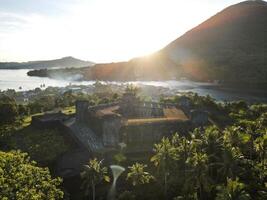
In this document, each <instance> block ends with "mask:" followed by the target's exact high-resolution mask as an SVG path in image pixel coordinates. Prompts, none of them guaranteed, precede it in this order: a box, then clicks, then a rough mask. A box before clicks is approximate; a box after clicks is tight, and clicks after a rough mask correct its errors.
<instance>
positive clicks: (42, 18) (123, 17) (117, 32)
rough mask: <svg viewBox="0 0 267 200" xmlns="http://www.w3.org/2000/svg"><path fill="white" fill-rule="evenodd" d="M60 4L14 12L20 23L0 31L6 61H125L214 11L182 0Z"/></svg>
mask: <svg viewBox="0 0 267 200" xmlns="http://www.w3.org/2000/svg"><path fill="white" fill-rule="evenodd" d="M75 2H76V1H75ZM62 9H63V10H64V12H63V13H58V14H57V15H56V17H55V16H54V15H53V16H46V15H41V14H26V16H25V15H24V16H20V15H18V16H16V17H17V18H18V19H19V26H17V27H15V29H14V28H13V29H11V30H10V31H9V32H7V34H4V35H3V34H2V35H0V39H1V43H2V45H1V46H0V53H2V52H3V53H2V55H4V56H5V59H7V60H14V56H16V59H17V60H35V59H40V58H41V59H52V58H58V57H63V56H67V55H71V56H74V57H78V58H81V59H86V60H92V61H95V62H111V61H123V60H128V59H131V58H133V57H137V56H143V55H147V54H150V53H153V52H155V51H157V50H159V49H161V48H163V47H164V46H165V45H167V44H168V43H169V42H171V41H172V40H174V39H176V38H177V37H178V36H179V35H181V34H183V33H184V32H185V31H186V30H189V29H190V28H192V27H193V26H195V25H197V24H198V23H200V22H201V21H203V20H204V19H206V18H207V17H208V16H210V15H212V14H214V12H215V11H214V10H216V9H215V7H214V8H211V7H210V6H209V5H208V4H205V3H204V2H194V3H192V2H188V1H184V0H179V1H177V0H135V1H130V0H113V1H105V0H99V1H77V3H72V4H64V8H62ZM189 10H190V12H188V11H189ZM207 11H208V12H207ZM200 13H201V15H200ZM7 14H8V13H7ZM199 16H202V17H199ZM0 17H1V16H0ZM12 17H14V16H12ZM21 21H23V23H21ZM14 46H16V48H14ZM12 58H13V59H12Z"/></svg>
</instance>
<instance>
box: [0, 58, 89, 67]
mask: <svg viewBox="0 0 267 200" xmlns="http://www.w3.org/2000/svg"><path fill="white" fill-rule="evenodd" d="M92 65H94V63H93V62H89V61H83V60H79V59H76V58H73V57H64V58H60V59H55V60H41V61H29V62H21V63H20V62H0V69H45V68H46V69H49V68H78V67H85V66H92Z"/></svg>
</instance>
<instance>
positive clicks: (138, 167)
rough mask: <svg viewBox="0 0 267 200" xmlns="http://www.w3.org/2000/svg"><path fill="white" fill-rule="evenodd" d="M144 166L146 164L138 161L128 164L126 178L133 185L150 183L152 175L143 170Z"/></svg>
mask: <svg viewBox="0 0 267 200" xmlns="http://www.w3.org/2000/svg"><path fill="white" fill-rule="evenodd" d="M146 167H147V166H146V165H143V164H140V163H135V164H133V165H132V166H130V167H129V170H130V172H129V173H128V174H127V180H130V181H131V183H132V185H133V186H136V185H143V184H147V183H150V182H151V181H152V180H153V179H154V177H153V176H152V175H150V174H149V173H148V172H146V171H145V168H146Z"/></svg>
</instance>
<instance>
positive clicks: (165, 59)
mask: <svg viewBox="0 0 267 200" xmlns="http://www.w3.org/2000/svg"><path fill="white" fill-rule="evenodd" d="M87 77H88V78H91V79H94V78H96V79H104V80H105V79H108V80H118V79H120V80H124V79H127V80H132V79H144V80H145V79H151V80H157V79H172V78H174V77H175V78H179V77H187V78H190V79H194V80H203V81H207V80H221V81H224V82H228V83H231V82H233V83H234V82H249V83H255V82H256V83H260V82H265V81H266V80H267V3H266V2H264V1H245V2H241V3H238V4H235V5H232V6H230V7H228V8H226V9H224V10H223V11H221V12H219V13H217V14H216V15H215V16H213V17H211V18H210V19H208V20H206V21H205V22H203V23H202V24H200V25H198V26H197V27H195V28H193V29H192V30H190V31H188V32H187V33H185V34H184V35H182V36H181V37H179V38H178V39H176V40H175V41H173V42H172V43H170V44H169V45H167V46H166V47H165V48H163V49H162V50H160V51H158V52H157V53H155V54H153V55H152V56H148V57H141V58H135V59H132V60H130V61H129V62H122V63H111V64H99V65H95V66H94V67H92V68H90V69H88V70H87Z"/></svg>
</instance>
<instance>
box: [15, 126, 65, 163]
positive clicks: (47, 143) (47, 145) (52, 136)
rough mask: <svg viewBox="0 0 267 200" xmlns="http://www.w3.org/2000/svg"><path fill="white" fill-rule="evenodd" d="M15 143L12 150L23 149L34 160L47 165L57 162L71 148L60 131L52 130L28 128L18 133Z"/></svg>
mask: <svg viewBox="0 0 267 200" xmlns="http://www.w3.org/2000/svg"><path fill="white" fill-rule="evenodd" d="M13 141H15V142H14V144H13V146H12V147H11V148H13V149H22V150H23V151H25V152H27V153H28V154H29V155H30V157H31V158H33V159H34V160H36V161H38V162H42V163H46V164H47V163H51V162H53V161H55V159H56V158H57V157H58V156H60V155H61V154H62V153H64V152H66V151H67V150H68V149H69V148H70V145H69V144H67V143H66V142H65V141H64V137H63V136H61V135H60V133H59V131H58V130H50V129H47V130H38V129H35V128H26V129H23V130H22V131H20V132H19V133H17V134H16V138H13Z"/></svg>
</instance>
